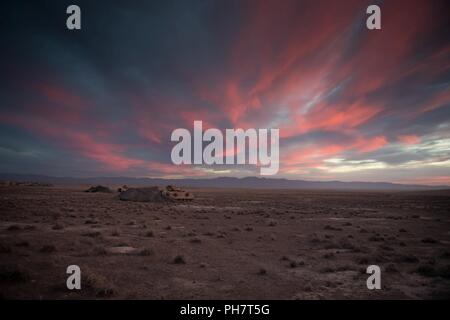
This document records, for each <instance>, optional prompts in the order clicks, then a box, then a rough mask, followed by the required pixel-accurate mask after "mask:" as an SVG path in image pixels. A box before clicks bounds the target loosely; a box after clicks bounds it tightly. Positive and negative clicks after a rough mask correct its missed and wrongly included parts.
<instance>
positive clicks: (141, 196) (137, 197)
mask: <svg viewBox="0 0 450 320" xmlns="http://www.w3.org/2000/svg"><path fill="white" fill-rule="evenodd" d="M119 199H120V200H124V201H136V202H163V201H167V199H166V198H165V197H163V196H162V195H161V191H160V190H159V188H158V187H148V188H129V189H128V190H126V191H123V192H121V193H120V195H119Z"/></svg>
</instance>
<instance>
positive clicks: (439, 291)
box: [0, 186, 450, 299]
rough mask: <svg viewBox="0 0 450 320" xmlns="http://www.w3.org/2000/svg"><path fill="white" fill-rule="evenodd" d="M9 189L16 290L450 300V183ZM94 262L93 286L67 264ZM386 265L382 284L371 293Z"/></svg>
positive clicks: (0, 288)
mask: <svg viewBox="0 0 450 320" xmlns="http://www.w3.org/2000/svg"><path fill="white" fill-rule="evenodd" d="M83 188H84V187H82V186H79V187H25V186H10V187H0V295H1V297H2V298H7V299H436V298H450V246H449V244H450V191H429V192H363V191H361V192H343V191H292V190H289V191H285V190H239V189H228V190H225V189H223V190H195V189H194V190H193V191H194V193H195V195H196V199H195V200H194V201H192V202H184V203H135V202H124V201H120V200H119V199H118V198H117V194H116V193H112V194H107V193H85V192H82V190H83ZM72 264H75V265H78V266H79V267H80V268H81V285H82V289H81V290H73V291H70V290H68V289H67V287H66V279H67V277H68V274H66V268H67V266H69V265H72ZM371 264H375V265H379V266H380V268H381V270H382V273H381V285H382V288H381V290H368V289H367V287H366V280H367V277H368V276H369V275H368V274H366V268H367V266H369V265H371Z"/></svg>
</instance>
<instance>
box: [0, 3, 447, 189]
mask: <svg viewBox="0 0 450 320" xmlns="http://www.w3.org/2000/svg"><path fill="white" fill-rule="evenodd" d="M70 4H77V5H79V6H80V8H81V24H82V29H81V30H78V31H71V30H68V29H67V28H66V18H67V16H68V15H67V14H66V8H67V6H68V5H70ZM370 4H377V5H379V6H380V8H381V25H382V29H381V30H368V29H367V28H366V19H367V17H368V15H367V14H366V8H367V6H368V5H370ZM449 9H450V8H449V5H448V1H445V0H443V1H438V0H423V1H416V0H407V1H403V0H389V1H388V0H385V1H375V0H371V1H364V0H355V1H353V0H344V1H331V0H329V1H320V0H319V1H318V0H314V1H302V0H282V1H272V0H264V1H261V0H223V1H218V0H210V1H206V0H203V1H193V0H192V1H191V0H190V1H135V0H128V1H78V0H71V1H64V0H62V1H56V0H55V1H10V2H7V3H5V4H3V5H2V10H1V13H0V17H1V19H0V43H1V51H0V56H1V60H0V72H1V78H0V159H1V161H0V172H2V173H24V174H45V175H52V176H72V177H93V176H129V177H165V178H182V177H194V178H197V177H198V178H205V177H217V176H235V177H244V176H259V172H260V170H259V168H258V167H256V166H253V165H214V166H207V165H181V166H176V165H173V164H172V162H171V158H170V153H171V150H172V148H173V146H174V145H175V142H172V141H171V140H170V135H171V133H172V131H173V130H175V129H177V128H186V129H188V130H190V131H191V132H192V130H193V121H194V120H201V121H203V126H204V127H205V128H218V129H220V130H225V129H227V128H243V129H247V128H278V129H279V130H280V169H279V172H278V174H277V175H276V176H272V177H274V178H289V179H304V180H341V181H388V182H399V183H419V184H430V185H433V184H434V185H436V184H439V185H440V184H450V41H449V39H450V34H449V30H450V25H449V24H450V19H449V14H448V12H450V10H449Z"/></svg>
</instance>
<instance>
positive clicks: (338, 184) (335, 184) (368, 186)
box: [0, 173, 450, 190]
mask: <svg viewBox="0 0 450 320" xmlns="http://www.w3.org/2000/svg"><path fill="white" fill-rule="evenodd" d="M0 180H3V181H30V182H31V181H33V182H43V183H51V184H57V185H58V184H60V185H70V184H72V185H75V184H77V185H80V184H83V185H94V184H95V185H97V184H101V185H106V186H113V185H123V184H126V185H128V186H154V185H156V186H164V185H168V184H174V185H177V186H183V187H193V188H251V189H338V190H437V189H450V186H448V185H447V186H445V185H441V186H425V185H409V184H397V183H389V182H343V181H307V180H289V179H275V178H259V177H246V178H232V177H217V178H206V179H160V178H130V177H93V178H72V177H50V176H44V175H28V174H7V173H5V174H1V173H0Z"/></svg>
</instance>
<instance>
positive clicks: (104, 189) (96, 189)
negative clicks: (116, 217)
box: [84, 186, 112, 193]
mask: <svg viewBox="0 0 450 320" xmlns="http://www.w3.org/2000/svg"><path fill="white" fill-rule="evenodd" d="M84 192H104V193H111V192H112V191H111V190H110V189H109V188H108V187H104V186H95V187H90V188H89V189H87V190H85V191H84Z"/></svg>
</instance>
